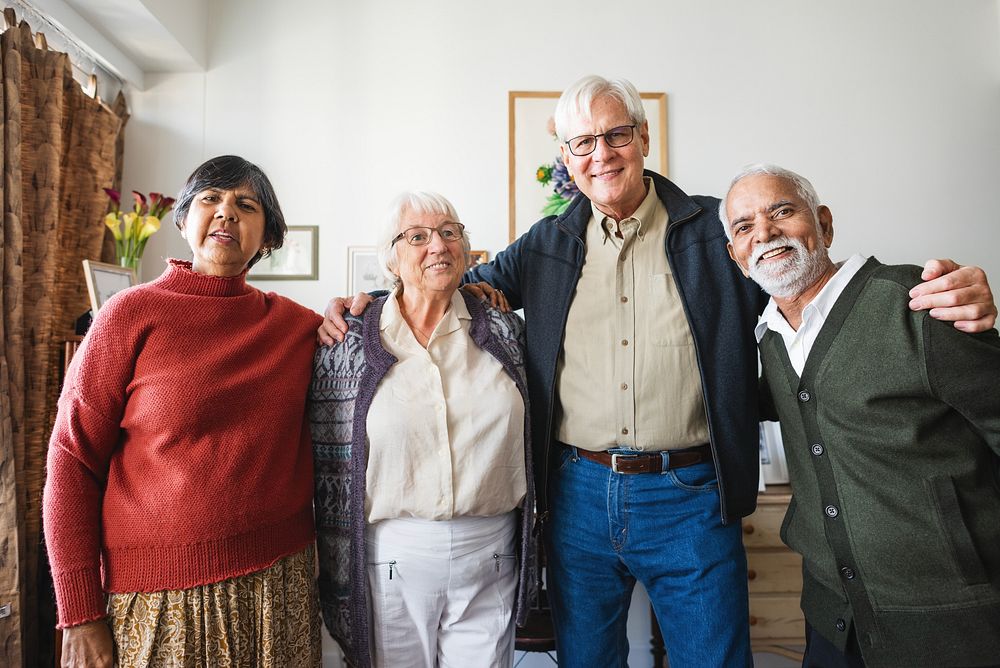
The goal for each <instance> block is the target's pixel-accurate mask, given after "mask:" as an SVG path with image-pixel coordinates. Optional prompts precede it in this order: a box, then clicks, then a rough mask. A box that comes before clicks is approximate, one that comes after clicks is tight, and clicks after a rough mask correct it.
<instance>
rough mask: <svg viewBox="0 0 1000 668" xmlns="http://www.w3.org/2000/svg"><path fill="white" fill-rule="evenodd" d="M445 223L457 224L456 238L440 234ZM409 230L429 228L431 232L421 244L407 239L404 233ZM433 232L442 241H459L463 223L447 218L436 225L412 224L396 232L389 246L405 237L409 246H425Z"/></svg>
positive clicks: (463, 226)
mask: <svg viewBox="0 0 1000 668" xmlns="http://www.w3.org/2000/svg"><path fill="white" fill-rule="evenodd" d="M445 225H457V226H458V238H456V239H445V238H444V236H442V234H441V228H442V227H444V226H445ZM410 230H430V231H431V234H428V235H427V241H425V242H424V243H422V244H415V243H411V242H410V240H409V239H406V233H407V232H409V231H410ZM434 232H437V234H438V236H439V237H441V240H442V241H444V242H445V243H450V242H452V241H460V240H461V239H462V235H463V234H464V233H465V225H464V224H463V223H459V222H455V221H451V220H449V221H448V222H445V223H441V224H440V225H438V226H437V227H427V226H426V225H414V226H413V227H408V228H406V229H405V230H403V231H402V232H400V233H399V234H397V235H396V236H395V237H393V238H392V242H390V243H389V248H392V247H393V246H395V245H396V242H397V241H399V240H400V239H406V243H408V244H410V245H411V246H426V245H427V244H429V243H430V242H431V237H432V236H433V233H434Z"/></svg>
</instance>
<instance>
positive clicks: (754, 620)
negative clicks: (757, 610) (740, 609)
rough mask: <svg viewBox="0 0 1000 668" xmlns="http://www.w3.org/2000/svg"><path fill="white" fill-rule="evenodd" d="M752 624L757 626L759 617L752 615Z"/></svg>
mask: <svg viewBox="0 0 1000 668" xmlns="http://www.w3.org/2000/svg"><path fill="white" fill-rule="evenodd" d="M750 626H757V618H756V617H754V616H753V615H750Z"/></svg>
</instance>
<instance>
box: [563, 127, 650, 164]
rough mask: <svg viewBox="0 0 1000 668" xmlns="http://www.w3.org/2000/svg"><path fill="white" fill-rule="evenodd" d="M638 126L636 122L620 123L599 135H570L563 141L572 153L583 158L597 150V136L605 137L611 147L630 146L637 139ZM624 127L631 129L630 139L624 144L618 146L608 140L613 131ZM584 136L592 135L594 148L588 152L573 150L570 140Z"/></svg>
mask: <svg viewBox="0 0 1000 668" xmlns="http://www.w3.org/2000/svg"><path fill="white" fill-rule="evenodd" d="M637 127H638V124H636V123H632V124H631V125H619V126H616V127H613V128H611V129H610V130H608V131H607V132H602V133H601V134H599V135H577V136H575V137H570V138H569V139H567V140H566V141H565V142H563V143H564V144H566V148H567V149H568V150H569V152H570V153H571V154H572V155H575V156H576V157H578V158H582V157H584V156H586V155H590V154H591V153H593V152H594V151H596V150H597V138H598V137H601V138H603V139H604V143H605V144H607V145H608V146H610V147H611V148H622V147H624V146H628V145H629V144H631V143H632V142H634V141H635V129H636V128H637ZM622 128H628V129H629V137H628V141H627V142H625V143H624V144H618V145H617V146H616V145H615V144H612V143H611V142H610V141H609V140H608V135H609V134H611V133H612V132H614V131H616V130H621V129H622ZM584 137H590V138H592V139H593V140H594V146H593V148H591V149H590V150H589V151H587V152H586V153H577V152H576V151H574V150H573V144H571V143H570V142H574V141H576V140H577V139H583V138H584Z"/></svg>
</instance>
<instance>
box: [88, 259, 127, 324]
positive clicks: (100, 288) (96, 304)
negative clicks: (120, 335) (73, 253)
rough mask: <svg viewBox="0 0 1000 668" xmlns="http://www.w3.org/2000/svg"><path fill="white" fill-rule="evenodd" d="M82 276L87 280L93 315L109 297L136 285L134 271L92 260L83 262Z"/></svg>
mask: <svg viewBox="0 0 1000 668" xmlns="http://www.w3.org/2000/svg"><path fill="white" fill-rule="evenodd" d="M83 275H84V278H86V279H87V292H88V293H89V294H90V308H91V310H92V311H93V312H94V315H97V312H98V311H99V310H100V308H101V307H102V306H104V303H105V302H106V301H108V300H109V299H111V297H113V296H114V295H116V294H118V293H119V292H121V291H122V290H124V289H125V288H130V287H132V286H133V285H136V284H137V283H138V280H136V276H135V270H134V269H130V268H128V267H121V266H118V265H117V264H107V263H105V262H95V261H93V260H84V261H83Z"/></svg>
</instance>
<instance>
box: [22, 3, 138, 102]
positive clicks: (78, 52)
mask: <svg viewBox="0 0 1000 668" xmlns="http://www.w3.org/2000/svg"><path fill="white" fill-rule="evenodd" d="M3 4H4V5H5V8H4V10H3V14H4V20H5V23H6V28H11V27H13V26H16V25H17V14H16V12H15V9H16V10H20V12H21V18H22V20H24V21H25V22H26V23H27V24H28V25H29V26H30V27H31V28H32V31H33V33H34V34H33V35H32V39H33V41H34V43H35V47H36V48H39V49H52V50H55V51H63V52H65V53H66V55H67V56H69V61H70V64H71V65H72V66H73V70H74V78H76V79H77V81H78V82H79V83H80V87H81V88H83V90H84V92H85V93H87V95H89V96H90V97H93V98H99V96H98V87H99V84H103V86H101V87H102V88H104V89H105V93H106V95H105V96H104V99H114V96H115V95H117V94H118V92H119V91H120V90H121V89H122V88H123V87H124V85H125V82H124V80H123V79H122V78H121V77H119V76H118V75H117V74H115V73H114V72H112V71H111V70H109V69H108V68H107V67H105V66H104V65H103V64H101V62H100V57H99V56H98V55H97V54H95V53H94V52H93V51H92V50H91V49H90V48H88V47H87V46H85V45H83V44H81V43H80V42H78V41H77V40H76V38H75V37H73V35H70V34H68V33H67V32H66V31H65V30H63V29H62V28H60V27H59V26H58V25H56V24H55V23H53V22H52V20H51V19H49V18H48V17H47V16H45V15H44V14H42V13H41V12H40V11H39V10H38V9H36V8H35V7H33V6H31V5H30V4H28V3H27V2H24V1H23V0H4V2H3ZM43 31H44V32H43ZM45 33H48V34H49V36H51V37H52V39H51V40H50V39H48V38H47V37H46V36H45ZM50 41H51V42H52V43H53V44H50Z"/></svg>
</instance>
